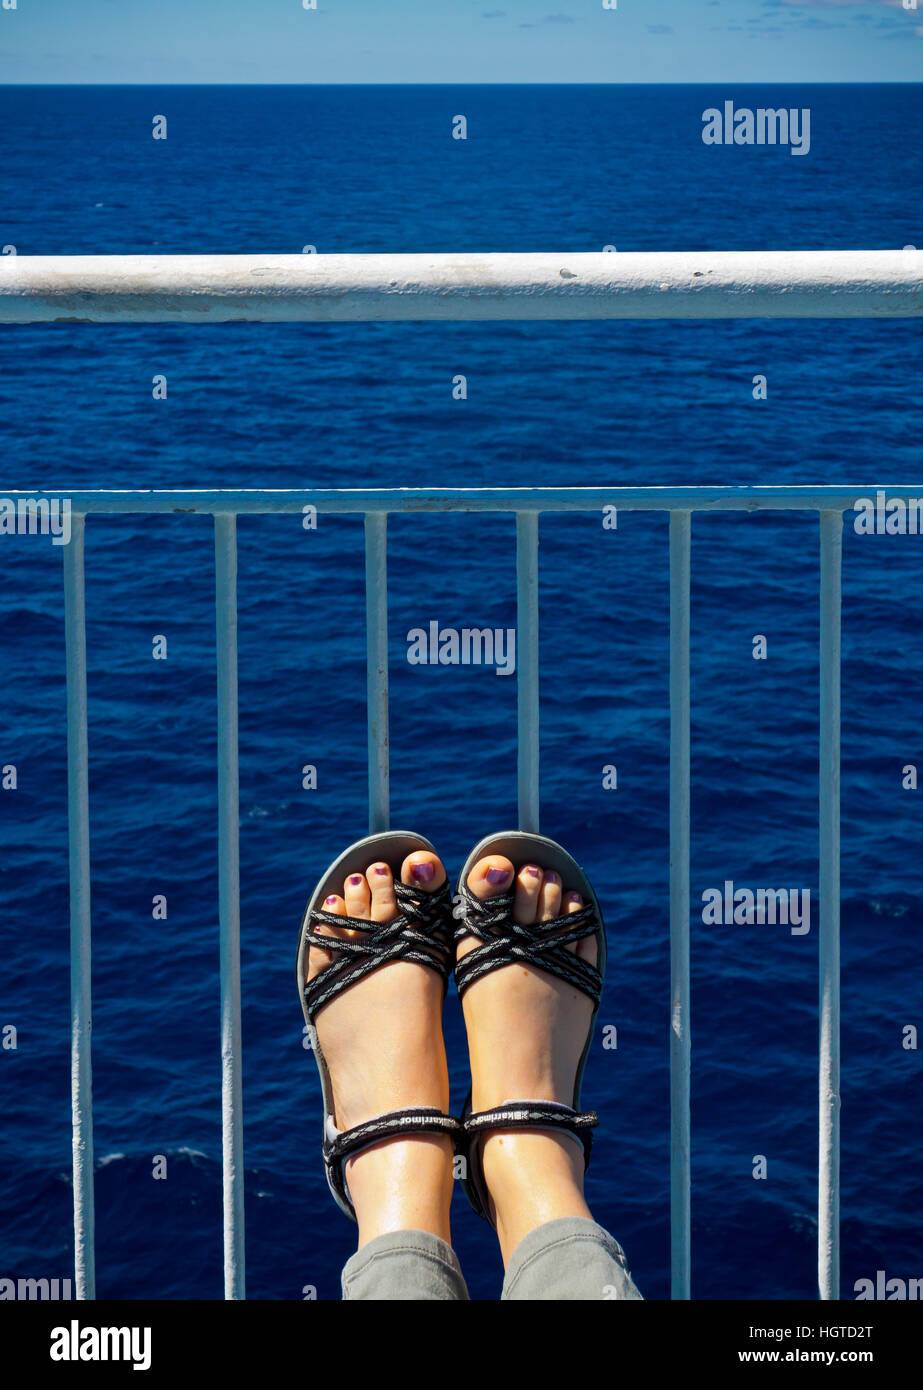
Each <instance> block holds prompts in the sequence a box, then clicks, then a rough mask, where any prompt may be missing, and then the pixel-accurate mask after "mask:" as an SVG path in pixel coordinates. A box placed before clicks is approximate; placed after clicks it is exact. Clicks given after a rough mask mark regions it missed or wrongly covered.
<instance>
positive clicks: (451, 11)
mask: <svg viewBox="0 0 923 1390" xmlns="http://www.w3.org/2000/svg"><path fill="white" fill-rule="evenodd" d="M14 2H15V4H16V9H14V10H11V9H7V8H0V81H2V82H4V83H9V82H165V83H168V82H683V81H686V82H696V81H702V82H709V81H717V82H721V81H735V82H746V81H750V82H760V81H771V82H779V81H785V80H788V81H818V82H861V81H866V82H886V81H920V80H921V79H923V0H917V7H916V8H910V9H905V8H904V4H905V3H907V4H910V3H911V0H865V3H862V4H856V3H853V2H852V0H617V8H616V9H614V10H613V9H604V8H603V0H316V2H317V9H316V10H310V9H308V10H306V9H305V8H303V4H302V0H79V2H78V0H0V6H6V5H9V4H10V3H14Z"/></svg>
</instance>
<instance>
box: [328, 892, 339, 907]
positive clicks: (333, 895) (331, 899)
mask: <svg viewBox="0 0 923 1390" xmlns="http://www.w3.org/2000/svg"><path fill="white" fill-rule="evenodd" d="M336 900H337V899H336V894H335V893H331V895H330V897H329V898H328V899H327V906H328V907H330V906H332V905H333V904H334V903H335V902H336Z"/></svg>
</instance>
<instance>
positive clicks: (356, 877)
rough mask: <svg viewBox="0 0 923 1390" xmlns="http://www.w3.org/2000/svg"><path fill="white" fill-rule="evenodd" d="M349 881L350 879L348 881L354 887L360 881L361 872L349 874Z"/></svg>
mask: <svg viewBox="0 0 923 1390" xmlns="http://www.w3.org/2000/svg"><path fill="white" fill-rule="evenodd" d="M349 881H350V883H351V884H352V886H353V887H354V888H355V887H356V885H357V884H359V883H361V882H362V875H361V874H353V875H352V876H351V878H350V880H349Z"/></svg>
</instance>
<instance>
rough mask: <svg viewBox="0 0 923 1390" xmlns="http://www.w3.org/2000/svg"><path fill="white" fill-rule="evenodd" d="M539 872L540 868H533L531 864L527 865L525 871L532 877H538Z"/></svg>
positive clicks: (539, 875)
mask: <svg viewBox="0 0 923 1390" xmlns="http://www.w3.org/2000/svg"><path fill="white" fill-rule="evenodd" d="M541 872H542V871H541V869H533V868H532V866H531V864H530V865H529V867H528V869H526V873H527V874H530V875H531V876H532V878H540V877H541Z"/></svg>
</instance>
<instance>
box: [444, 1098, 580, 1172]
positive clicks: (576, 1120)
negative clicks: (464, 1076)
mask: <svg viewBox="0 0 923 1390" xmlns="http://www.w3.org/2000/svg"><path fill="white" fill-rule="evenodd" d="M598 1124H599V1116H598V1115H597V1114H596V1111H595V1110H585V1111H577V1110H574V1108H573V1107H572V1106H570V1105H564V1104H563V1103H562V1102H561V1101H556V1100H508V1101H505V1102H504V1104H503V1105H496V1106H494V1107H493V1109H492V1110H477V1111H475V1112H474V1113H473V1114H470V1115H466V1116H465V1120H464V1128H465V1138H466V1139H469V1140H470V1139H472V1138H473V1137H474V1136H475V1135H478V1134H483V1133H484V1132H485V1131H486V1130H492V1129H557V1130H564V1131H566V1132H567V1133H568V1134H571V1135H573V1137H574V1138H575V1139H577V1140H578V1141H579V1142H580V1144H581V1145H582V1146H583V1160H584V1169H586V1168H589V1166H590V1150H591V1149H592V1147H593V1130H594V1129H595V1128H596V1126H597V1125H598Z"/></svg>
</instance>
